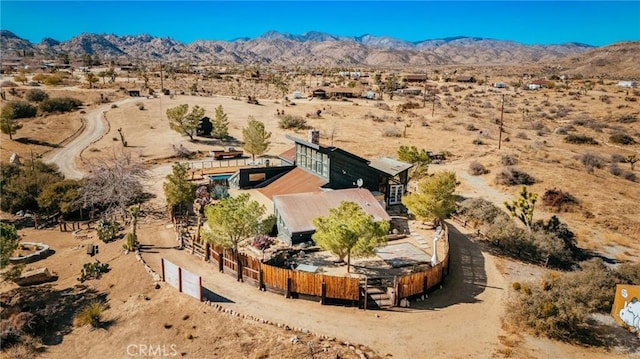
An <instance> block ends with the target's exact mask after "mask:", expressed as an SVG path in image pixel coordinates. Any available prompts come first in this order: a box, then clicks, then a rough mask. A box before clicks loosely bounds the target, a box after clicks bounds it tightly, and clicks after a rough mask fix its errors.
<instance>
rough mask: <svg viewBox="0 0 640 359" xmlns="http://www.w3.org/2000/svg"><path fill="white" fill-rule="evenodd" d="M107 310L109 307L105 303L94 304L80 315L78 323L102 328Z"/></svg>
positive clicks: (77, 318)
mask: <svg viewBox="0 0 640 359" xmlns="http://www.w3.org/2000/svg"><path fill="white" fill-rule="evenodd" d="M105 310H107V306H106V305H105V304H104V303H101V302H98V301H96V302H93V303H91V304H89V305H88V306H87V307H85V308H84V309H83V310H82V311H81V312H80V313H78V315H77V316H76V323H77V324H78V325H90V326H91V327H92V328H96V329H97V328H100V326H101V325H102V319H103V315H104V311H105Z"/></svg>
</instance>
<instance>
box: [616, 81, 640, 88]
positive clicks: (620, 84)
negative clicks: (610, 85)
mask: <svg viewBox="0 0 640 359" xmlns="http://www.w3.org/2000/svg"><path fill="white" fill-rule="evenodd" d="M617 86H618V87H628V88H632V87H636V86H638V85H637V84H636V82H635V81H619V82H618V84H617Z"/></svg>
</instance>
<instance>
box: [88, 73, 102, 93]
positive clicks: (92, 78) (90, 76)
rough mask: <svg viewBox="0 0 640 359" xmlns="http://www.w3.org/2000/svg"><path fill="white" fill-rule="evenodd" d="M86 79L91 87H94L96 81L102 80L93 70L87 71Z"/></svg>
mask: <svg viewBox="0 0 640 359" xmlns="http://www.w3.org/2000/svg"><path fill="white" fill-rule="evenodd" d="M85 79H86V80H87V82H88V83H89V88H90V89H92V88H93V84H95V83H96V82H98V81H100V79H99V78H98V76H96V75H95V74H94V73H93V72H87V74H86V75H85Z"/></svg>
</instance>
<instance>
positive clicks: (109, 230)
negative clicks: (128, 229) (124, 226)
mask: <svg viewBox="0 0 640 359" xmlns="http://www.w3.org/2000/svg"><path fill="white" fill-rule="evenodd" d="M119 228H120V224H118V222H112V221H105V220H100V221H99V222H98V226H97V227H96V232H98V238H100V240H101V241H103V242H104V243H109V242H111V241H112V240H114V239H115V238H116V235H117V234H118V229H119Z"/></svg>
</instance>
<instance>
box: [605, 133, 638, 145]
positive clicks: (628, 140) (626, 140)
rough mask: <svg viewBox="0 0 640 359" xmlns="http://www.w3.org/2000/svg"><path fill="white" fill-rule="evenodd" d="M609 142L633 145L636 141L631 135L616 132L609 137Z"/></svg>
mask: <svg viewBox="0 0 640 359" xmlns="http://www.w3.org/2000/svg"><path fill="white" fill-rule="evenodd" d="M609 142H611V143H616V144H619V145H633V144H635V143H636V140H634V139H633V137H631V136H629V135H626V134H624V133H616V134H613V135H611V136H610V137H609Z"/></svg>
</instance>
